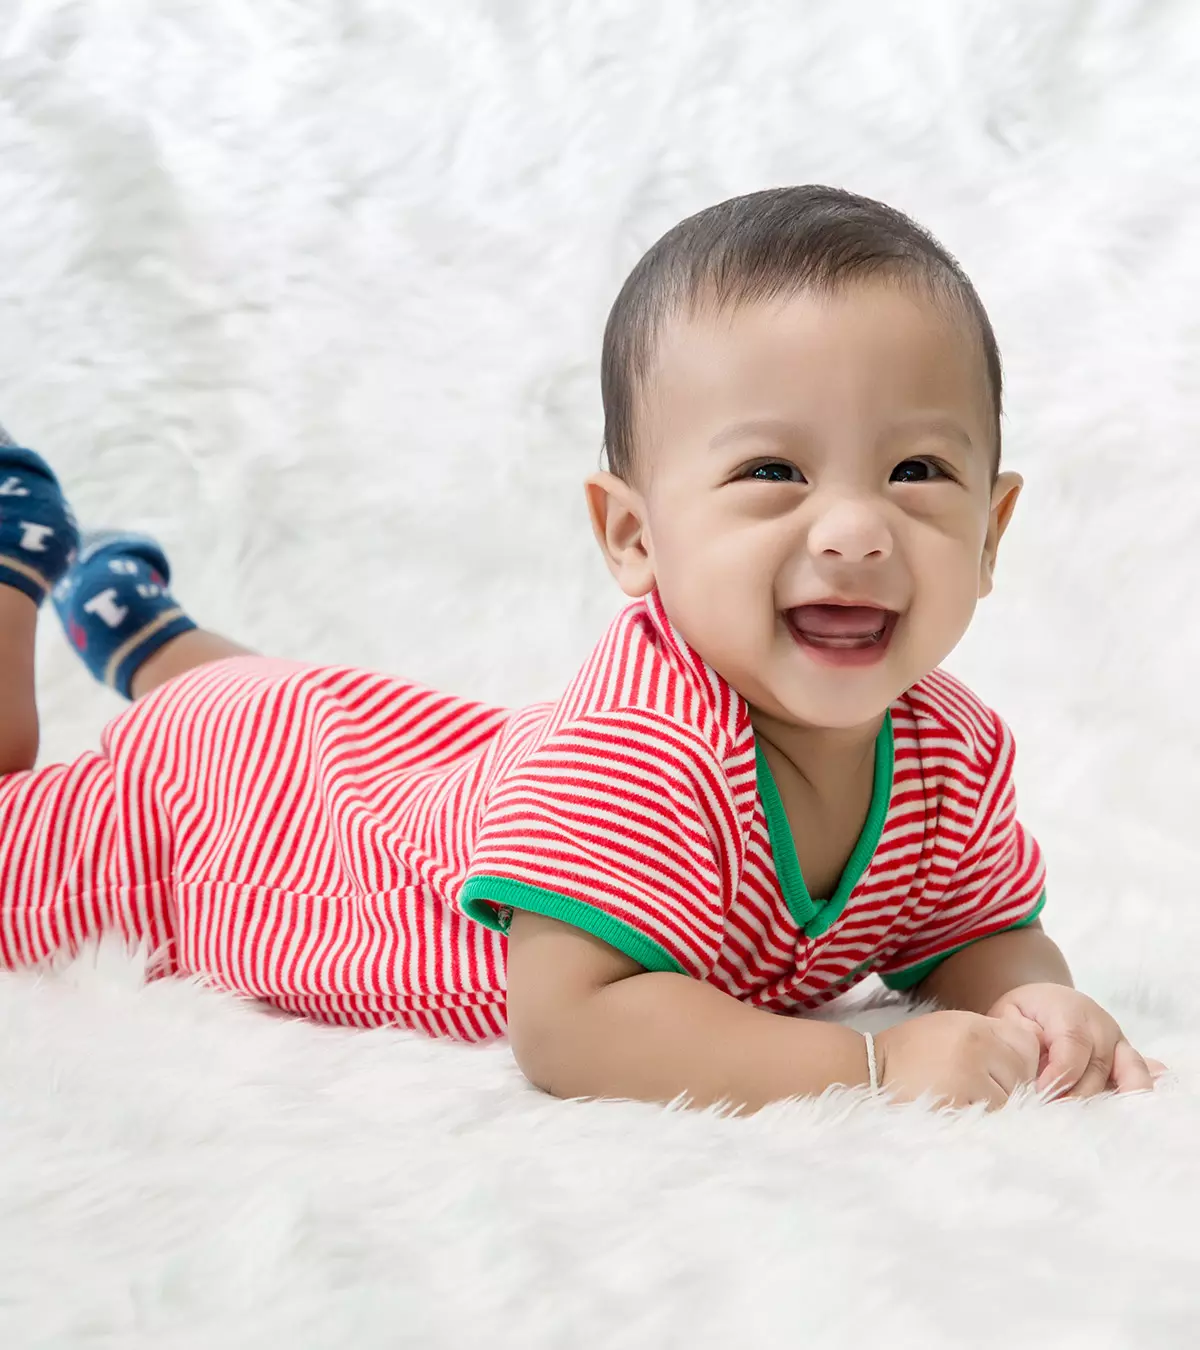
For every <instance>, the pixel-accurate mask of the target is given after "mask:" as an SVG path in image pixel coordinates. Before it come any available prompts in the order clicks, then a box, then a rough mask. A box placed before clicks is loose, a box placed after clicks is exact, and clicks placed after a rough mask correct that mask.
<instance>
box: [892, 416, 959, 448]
mask: <svg viewBox="0 0 1200 1350" xmlns="http://www.w3.org/2000/svg"><path fill="white" fill-rule="evenodd" d="M894 430H895V431H896V432H897V433H899V434H902V435H905V436H919V435H930V434H932V435H934V436H943V437H945V438H946V440H949V441H957V442H958V444H959V445H961V446H962V447H963V449H964V450H973V449H974V448H975V442H974V441H973V440H972V439H971V437H970V434H969V433H968V431H967V429H966V428H965V427H964V426H963V425H962V424H961V423H959V422H956V421H955V420H954V418H953V417H943V416H940V415H939V414H936V413H934V414H932V415H926V414H921V415H919V416H915V417H910V418H905V419H903V420H902V421H899V422H897V423H896V424H895V427H894Z"/></svg>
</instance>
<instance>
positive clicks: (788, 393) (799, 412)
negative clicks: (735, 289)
mask: <svg viewBox="0 0 1200 1350" xmlns="http://www.w3.org/2000/svg"><path fill="white" fill-rule="evenodd" d="M837 390H841V391H843V395H842V402H841V405H839V404H838V403H837V401H836V399H835V398H834V394H835V392H836V391H837ZM889 400H890V404H889ZM741 402H744V403H745V404H746V405H747V411H748V412H752V413H754V414H755V415H762V416H771V415H786V414H789V413H794V414H795V415H796V416H797V418H798V420H806V418H807V414H808V413H809V412H810V411H811V412H813V413H814V414H817V413H820V412H821V411H822V410H824V411H825V412H826V413H828V412H830V411H831V410H835V409H836V408H838V407H839V406H842V405H845V406H847V407H849V408H854V407H856V406H859V407H862V406H865V405H873V404H874V403H876V402H878V403H879V404H880V406H883V405H888V406H891V407H893V408H894V409H895V408H900V407H902V406H903V405H904V404H905V403H908V404H912V405H913V406H916V404H918V403H919V404H923V405H927V406H930V407H934V408H945V409H947V410H950V411H963V410H969V411H970V415H971V417H972V420H979V421H981V422H983V423H984V424H987V423H988V422H990V421H991V420H992V417H993V414H992V397H991V391H990V381H989V377H988V369H987V363H986V361H985V359H984V351H983V343H982V341H981V339H980V336H979V335H978V333H977V331H976V330H975V326H974V324H973V323H972V321H971V318H970V316H969V315H968V314H966V313H965V312H964V311H963V309H962V307H961V306H958V305H956V304H954V303H953V301H952V300H950V299H947V298H946V297H943V296H938V295H936V294H933V293H930V291H929V289H928V288H926V287H918V286H899V285H897V284H895V283H894V282H893V281H890V280H879V281H876V282H874V283H872V282H870V281H860V282H856V283H855V284H853V285H847V286H843V287H839V288H838V289H837V290H827V291H824V292H821V291H815V290H802V289H798V290H796V291H794V292H790V293H787V294H783V295H775V296H770V297H764V298H763V299H760V300H754V299H751V300H744V301H740V302H738V303H732V304H718V303H714V302H712V301H711V300H710V301H703V300H702V301H701V302H700V303H697V304H692V305H682V304H681V305H679V306H677V307H676V308H675V309H674V310H672V311H671V312H668V313H666V314H664V315H663V316H662V318H661V320H660V322H659V324H658V328H657V333H656V334H655V340H654V343H653V350H652V354H651V355H650V359H649V360H648V361H647V362H646V365H645V368H644V376H643V379H642V381H641V387H640V389H639V398H638V403H639V405H640V406H639V409H638V421H639V422H640V423H641V430H642V431H643V432H644V433H646V436H645V441H643V448H645V449H650V448H651V447H652V446H653V445H654V444H656V443H660V442H661V440H662V439H663V437H664V436H666V437H669V436H670V435H671V432H672V430H673V429H674V428H676V427H678V426H679V424H680V423H681V422H684V421H686V422H688V423H696V422H699V421H702V420H704V419H705V416H706V414H711V416H713V417H717V416H719V415H724V414H728V413H730V412H731V411H740V409H737V408H736V407H735V405H737V404H739V403H741ZM843 410H845V409H844V408H843ZM988 434H989V435H990V432H989V433H988ZM642 439H643V438H642V437H641V436H639V440H642ZM647 441H648V442H649V444H648V445H647V444H646V442H647Z"/></svg>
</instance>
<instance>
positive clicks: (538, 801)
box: [458, 709, 737, 979]
mask: <svg viewBox="0 0 1200 1350" xmlns="http://www.w3.org/2000/svg"><path fill="white" fill-rule="evenodd" d="M736 830H737V817H736V813H735V810H734V804H733V797H732V794H731V791H730V787H729V782H728V779H727V777H726V775H725V773H724V772H723V770H722V768H721V765H720V763H719V761H718V759H717V757H716V755H715V754H714V752H713V750H712V749H711V748H710V747H709V746H708V745H707V744H706V742H705V741H704V740H703V738H702V737H701V736H700V735H699V734H698V733H696V732H695V731H693V730H691V729H690V728H688V727H686V726H683V725H680V724H678V723H675V722H673V721H672V720H671V719H669V718H667V717H665V716H663V715H661V714H658V713H655V712H650V711H646V710H629V709H626V710H622V711H620V712H614V713H604V714H592V715H590V716H588V717H586V718H583V719H580V720H578V721H575V722H573V723H571V724H569V725H567V726H565V727H562V728H559V729H558V730H557V731H555V732H554V733H552V735H551V736H550V737H549V738H548V740H547V741H546V742H545V743H544V744H543V745H541V746H540V747H539V748H538V749H537V750H535V751H533V752H532V753H530V754H529V755H527V756H525V757H524V758H523V759H521V760H520V761H519V762H518V763H516V764H515V765H513V766H512V767H511V768H509V769H508V770H507V771H506V772H504V773H503V774H502V775H501V776H500V777H499V778H498V780H497V781H496V783H495V784H494V785H493V788H492V790H491V792H490V794H489V796H488V799H487V801H486V803H485V804H484V806H483V810H482V815H481V818H480V821H479V830H478V835H477V837H476V841H475V847H474V849H473V850H472V854H471V861H470V865H469V868H468V872H467V876H466V880H465V882H464V884H463V887H462V890H461V891H460V893H459V897H458V902H459V904H460V906H461V907H462V909H463V911H464V912H465V913H466V914H467V915H469V916H470V917H471V918H473V919H476V920H478V921H479V922H481V923H484V924H487V925H488V926H489V927H491V928H495V929H498V930H500V931H501V932H503V931H506V930H507V928H508V925H509V923H510V922H511V919H512V913H513V910H515V909H522V910H530V911H533V912H535V913H538V914H544V915H547V916H549V917H551V918H554V919H559V920H561V921H562V922H564V923H567V924H571V925H572V926H573V927H576V928H581V929H583V930H584V931H586V932H588V933H591V934H592V935H593V936H595V937H598V938H600V939H601V940H602V941H604V942H607V943H608V944H609V945H610V946H612V947H616V948H617V949H618V950H619V951H622V952H624V953H625V954H626V955H627V956H630V957H632V959H633V960H635V961H637V962H638V963H639V964H640V965H641V966H643V967H644V968H645V969H647V970H659V971H676V972H681V973H683V974H687V975H691V976H693V977H694V978H697V979H703V978H704V977H705V976H706V975H707V974H708V973H709V972H710V971H711V970H712V968H713V966H714V964H715V962H716V958H717V953H718V951H719V950H720V947H721V942H722V936H723V931H724V921H725V912H726V909H727V908H728V905H729V903H730V901H731V898H732V894H733V892H734V889H735V884H734V881H733V871H734V869H733V868H732V867H731V864H730V860H731V859H732V858H733V857H735V856H736V855H737V849H736V845H735V839H736V837H737V834H736Z"/></svg>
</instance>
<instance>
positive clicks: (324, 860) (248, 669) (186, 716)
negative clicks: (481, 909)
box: [0, 658, 506, 1040]
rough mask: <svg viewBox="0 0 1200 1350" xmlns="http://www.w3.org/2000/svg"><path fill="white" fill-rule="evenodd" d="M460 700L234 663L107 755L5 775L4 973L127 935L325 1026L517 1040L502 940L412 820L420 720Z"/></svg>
mask: <svg viewBox="0 0 1200 1350" xmlns="http://www.w3.org/2000/svg"><path fill="white" fill-rule="evenodd" d="M444 697H445V696H440V695H433V694H431V693H428V692H424V691H416V690H415V688H414V686H411V685H407V684H404V683H402V682H400V681H396V680H393V679H391V678H390V677H386V676H382V675H377V674H373V673H370V672H363V671H353V670H343V669H322V668H308V667H301V666H297V665H294V664H292V663H288V662H279V661H267V660H264V659H261V658H237V659H233V660H229V661H221V662H216V663H214V664H212V665H209V666H205V667H201V668H199V669H197V670H194V671H191V672H189V673H188V674H187V675H184V676H182V677H180V678H179V679H177V680H174V681H172V682H171V683H170V684H167V685H164V686H163V687H162V688H161V689H159V690H157V691H155V693H153V694H151V695H150V696H149V697H148V698H145V699H143V700H141V701H140V702H138V703H136V704H134V705H133V706H132V707H131V708H130V709H129V710H128V711H126V712H125V713H124V715H123V716H121V717H119V718H118V719H117V720H116V721H115V722H114V723H113V724H112V725H110V727H109V728H108V730H107V731H106V733H105V736H104V742H103V747H102V750H101V751H100V752H96V753H89V754H86V755H83V756H82V757H81V758H79V759H78V760H76V761H75V762H74V763H71V764H57V765H51V766H49V767H46V768H42V769H37V770H34V771H32V772H29V773H18V774H12V775H9V776H8V777H6V778H2V779H0V966H3V967H7V968H10V969H11V968H15V967H22V966H31V965H37V964H40V963H42V962H45V961H47V960H48V959H53V958H56V957H60V956H61V957H67V956H70V955H72V954H73V953H75V952H76V951H78V950H79V948H80V947H81V946H83V945H84V944H86V943H87V942H89V941H91V940H94V939H96V938H98V937H100V936H102V935H105V934H110V933H111V934H118V935H119V936H120V937H121V938H123V939H124V940H125V941H126V942H127V943H129V944H130V945H144V946H145V948H147V949H148V953H149V972H150V973H151V974H152V975H165V974H175V973H182V974H185V975H195V976H199V977H200V978H201V979H202V980H203V981H205V982H206V983H209V984H211V985H214V986H217V987H220V988H223V989H226V990H228V991H231V992H233V993H235V994H237V995H240V996H243V997H247V998H254V999H258V1000H261V1001H264V1002H266V1003H269V1004H271V1005H273V1006H275V1007H277V1008H279V1009H281V1010H283V1011H286V1012H291V1013H297V1014H300V1015H304V1016H308V1017H312V1018H315V1019H317V1020H320V1021H327V1022H335V1023H340V1024H345V1025H353V1026H362V1027H377V1026H396V1025H399V1026H406V1027H412V1028H414V1029H417V1030H421V1031H425V1032H428V1033H430V1034H432V1035H438V1036H452V1037H455V1038H457V1039H463V1040H484V1039H490V1038H493V1037H496V1036H499V1035H502V1034H503V1033H504V1030H505V983H506V981H505V959H504V949H503V939H502V938H500V937H499V935H497V934H495V933H493V932H491V931H490V930H489V929H486V928H484V927H483V926H482V925H479V924H476V923H473V922H472V921H471V920H469V919H468V918H466V916H465V915H463V914H462V913H461V912H459V910H458V909H457V908H456V907H455V906H454V905H453V904H451V903H450V902H449V899H448V897H449V896H450V895H451V894H453V889H454V875H455V870H456V869H455V866H454V864H453V860H447V859H446V858H444V857H442V856H440V855H438V853H437V852H436V850H435V851H433V852H431V851H430V845H429V843H428V842H427V841H422V839H421V838H420V836H419V831H417V830H416V829H415V827H414V826H413V825H412V823H411V821H410V819H409V818H408V817H407V816H406V814H405V803H406V800H407V797H408V796H410V795H411V790H410V789H409V788H408V787H407V786H406V771H405V767H404V766H405V758H406V756H407V757H408V759H409V760H411V761H412V762H413V763H414V764H415V765H416V766H417V767H418V770H419V769H420V767H421V761H422V757H423V755H424V753H425V752H424V750H423V741H422V738H420V737H419V736H417V735H416V733H415V732H413V733H411V734H410V733H408V732H407V731H406V726H407V725H414V724H415V721H414V718H415V714H413V713H412V710H413V709H414V708H416V707H417V706H418V705H420V706H425V705H427V704H428V703H429V701H430V699H440V698H444ZM447 702H448V703H451V704H452V701H450V700H447ZM464 706H465V705H464ZM484 716H485V717H486V716H487V714H486V713H485V714H484ZM406 717H407V718H408V722H407V723H406V720H405V719H406ZM497 720H499V719H498V715H497ZM471 758H473V757H466V758H464V760H463V762H462V773H463V774H469V773H470V772H471V763H470V759H471ZM450 769H451V772H454V765H453V764H451V766H450ZM410 815H411V813H410Z"/></svg>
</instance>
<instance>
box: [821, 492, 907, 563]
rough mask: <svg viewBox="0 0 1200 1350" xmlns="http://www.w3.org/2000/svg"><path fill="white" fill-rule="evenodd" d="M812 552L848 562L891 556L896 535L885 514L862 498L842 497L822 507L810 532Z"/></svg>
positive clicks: (877, 560)
mask: <svg viewBox="0 0 1200 1350" xmlns="http://www.w3.org/2000/svg"><path fill="white" fill-rule="evenodd" d="M808 547H809V550H810V551H811V552H812V553H816V554H823V555H825V556H827V557H837V558H841V559H843V560H845V561H846V562H866V561H868V560H872V561H876V562H880V561H882V560H883V559H885V558H887V557H890V556H891V552H892V534H891V530H890V529H889V528H888V525H887V521H886V520H885V519H884V516H883V512H882V511H880V510H879V509H878V508H877V507H876V506H874V505H873V504H872V503H871V502H869V501H866V500H864V499H862V498H859V497H849V496H839V497H836V498H833V499H832V500H830V501H828V502H826V503H824V504H821V505H820V506H819V507H818V514H817V517H816V519H815V520H814V521H813V523H812V525H811V527H810V528H809V532H808Z"/></svg>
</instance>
